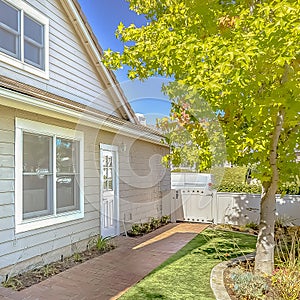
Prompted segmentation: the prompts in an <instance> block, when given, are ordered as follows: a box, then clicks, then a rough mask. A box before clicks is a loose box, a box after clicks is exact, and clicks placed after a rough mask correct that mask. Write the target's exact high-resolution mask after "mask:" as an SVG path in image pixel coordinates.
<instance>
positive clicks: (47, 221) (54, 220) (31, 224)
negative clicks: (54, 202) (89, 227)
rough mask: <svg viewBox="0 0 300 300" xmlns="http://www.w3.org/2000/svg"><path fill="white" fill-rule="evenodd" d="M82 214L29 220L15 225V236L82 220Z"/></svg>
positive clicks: (67, 213)
mask: <svg viewBox="0 0 300 300" xmlns="http://www.w3.org/2000/svg"><path fill="white" fill-rule="evenodd" d="M83 217H84V213H83V212H81V211H72V212H66V213H62V214H59V215H57V216H53V215H51V216H46V217H42V218H35V219H31V220H25V221H23V222H21V223H16V228H15V231H16V234H17V233H22V232H26V231H30V230H35V229H39V228H43V227H49V226H52V225H57V224H61V223H65V222H70V221H74V220H78V219H82V218H83Z"/></svg>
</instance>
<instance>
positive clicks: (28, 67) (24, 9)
mask: <svg viewBox="0 0 300 300" xmlns="http://www.w3.org/2000/svg"><path fill="white" fill-rule="evenodd" d="M1 1H3V2H5V3H7V4H8V5H11V6H12V7H14V8H15V9H17V10H19V11H20V12H19V13H20V20H19V21H20V41H19V42H20V43H19V44H20V45H19V47H20V58H17V57H13V56H11V55H9V54H7V53H5V52H4V51H2V50H1V51H0V61H2V62H5V63H7V64H9V65H12V66H14V67H17V68H18V69H21V70H23V71H25V72H28V73H31V74H33V75H36V76H39V77H42V78H44V79H49V23H50V22H49V18H47V17H46V16H44V15H43V14H42V13H40V12H39V11H37V10H36V9H34V8H33V7H32V6H30V5H29V4H26V3H25V2H24V1H21V0H1ZM25 15H27V16H28V17H30V18H31V19H33V20H34V21H36V22H38V23H40V24H41V25H43V26H44V30H43V31H44V32H43V40H44V62H43V67H44V68H43V69H40V68H39V67H37V66H34V65H32V64H30V63H28V62H25V58H24V53H25V35H24V16H25Z"/></svg>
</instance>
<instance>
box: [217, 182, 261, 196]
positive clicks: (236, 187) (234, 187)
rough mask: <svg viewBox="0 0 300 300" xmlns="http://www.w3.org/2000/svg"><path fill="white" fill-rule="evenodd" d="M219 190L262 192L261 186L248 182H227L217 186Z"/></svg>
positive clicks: (248, 192)
mask: <svg viewBox="0 0 300 300" xmlns="http://www.w3.org/2000/svg"><path fill="white" fill-rule="evenodd" d="M217 191H218V192H228V193H247V194H260V193H261V186H260V185H257V184H247V183H239V184H238V183H226V184H223V183H222V184H220V185H219V186H218V187H217Z"/></svg>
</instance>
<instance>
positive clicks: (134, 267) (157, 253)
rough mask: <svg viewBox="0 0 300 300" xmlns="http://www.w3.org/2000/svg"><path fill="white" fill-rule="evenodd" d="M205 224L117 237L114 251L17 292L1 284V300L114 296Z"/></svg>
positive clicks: (78, 299)
mask: <svg viewBox="0 0 300 300" xmlns="http://www.w3.org/2000/svg"><path fill="white" fill-rule="evenodd" d="M206 227H207V225H206V224H185V223H181V224H168V225H167V226H164V227H162V228H160V229H158V230H156V231H155V232H152V233H150V234H147V235H146V236H143V237H141V238H129V237H123V236H120V237H116V238H115V239H114V242H115V244H116V245H117V248H116V249H115V250H113V251H111V252H108V253H106V254H104V255H102V256H99V257H97V258H94V259H91V260H89V261H87V262H85V263H82V264H80V265H78V266H75V267H73V268H71V269H69V270H67V271H65V272H62V273H60V274H58V275H55V276H53V277H51V278H49V279H47V280H45V281H43V282H41V283H39V284H36V285H34V286H31V287H29V288H27V289H25V290H23V291H20V292H14V291H12V290H10V289H6V288H1V287H0V299H1V300H4V299H6V300H13V299H14V300H21V299H22V300H29V299H30V300H37V299H40V300H48V299H49V300H50V299H51V300H64V299H74V300H90V299H97V300H106V299H117V298H118V297H119V296H120V295H121V294H122V293H124V291H126V290H127V289H128V288H129V287H131V286H132V285H134V284H135V283H136V282H138V281H140V280H141V279H142V278H143V277H145V276H146V275H147V274H148V273H150V272H151V271H152V270H153V269H155V268H156V267H157V266H159V265H160V264H161V263H162V262H164V261H165V260H166V259H167V258H169V257H170V256H171V255H172V254H174V253H176V252H177V251H178V250H179V249H181V248H182V247H183V246H184V245H186V244H187V243H188V242H189V241H190V240H191V239H193V238H194V237H195V236H196V235H197V234H198V233H200V232H201V231H203V230H204V229H205V228H206Z"/></svg>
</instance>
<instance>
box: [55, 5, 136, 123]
mask: <svg viewBox="0 0 300 300" xmlns="http://www.w3.org/2000/svg"><path fill="white" fill-rule="evenodd" d="M60 2H61V3H62V5H63V7H64V9H65V11H66V13H67V15H68V17H69V18H70V20H71V22H72V24H73V25H74V28H75V30H76V32H77V34H78V35H79V37H80V39H81V41H82V44H83V45H84V47H85V49H86V50H87V53H88V55H89V56H90V58H91V61H92V62H93V64H94V66H95V68H96V70H97V72H98V74H99V76H100V78H101V80H102V83H103V85H104V87H105V88H106V89H107V90H109V92H110V94H111V96H112V98H113V100H114V101H115V102H116V104H117V106H118V107H120V108H121V109H122V110H123V111H121V113H122V116H123V117H124V118H125V119H127V120H129V121H131V122H132V123H135V124H138V123H139V122H138V120H137V118H136V116H135V114H134V111H133V110H132V108H131V106H130V104H129V103H128V101H127V99H126V97H125V95H124V92H123V91H122V89H121V87H120V85H119V83H118V81H117V79H116V77H115V75H114V73H113V72H112V71H111V70H109V69H107V68H106V67H105V66H104V65H103V63H102V61H101V57H102V56H103V50H102V48H101V47H100V45H99V43H98V40H97V38H96V36H95V34H94V33H93V31H92V29H91V26H90V25H89V23H88V21H87V19H86V17H85V15H84V13H83V11H82V9H81V7H80V4H79V3H78V1H77V0H60Z"/></svg>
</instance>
